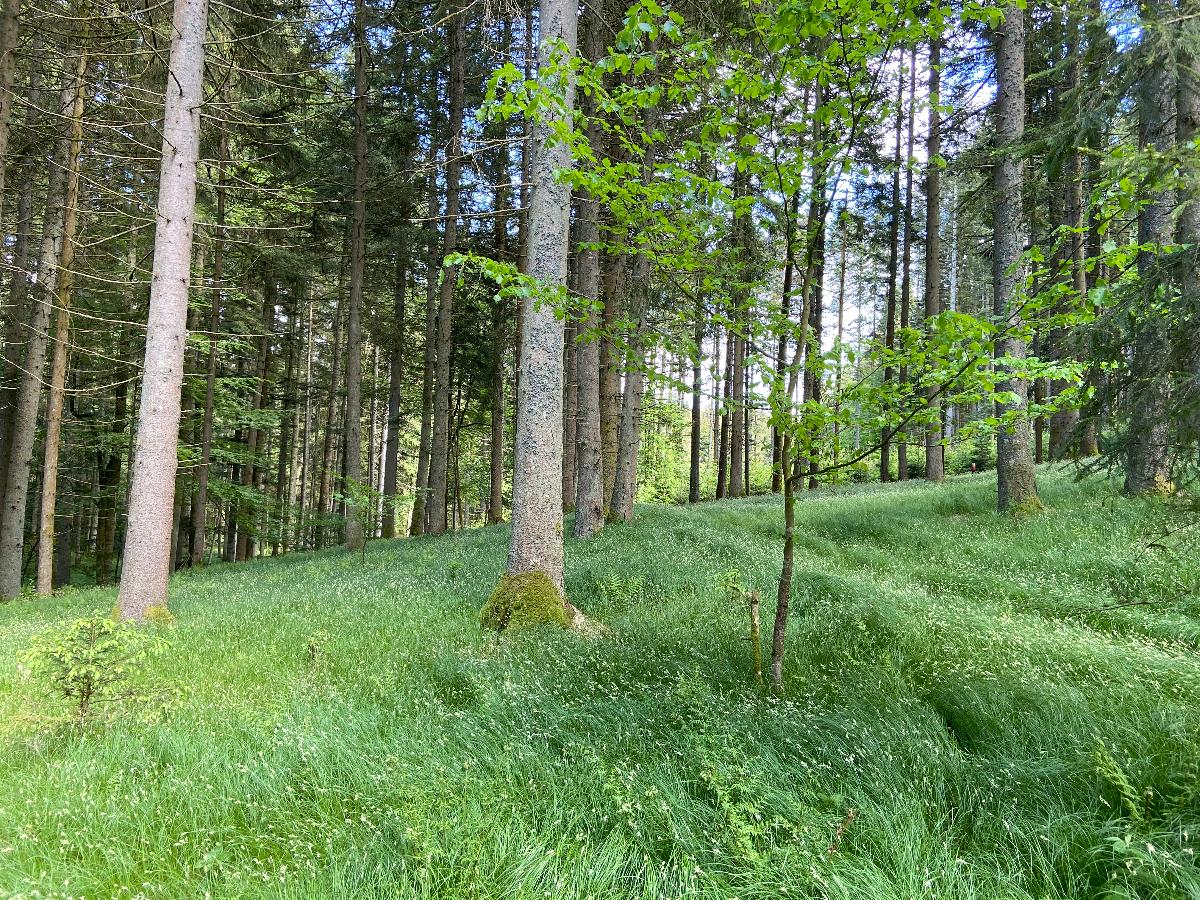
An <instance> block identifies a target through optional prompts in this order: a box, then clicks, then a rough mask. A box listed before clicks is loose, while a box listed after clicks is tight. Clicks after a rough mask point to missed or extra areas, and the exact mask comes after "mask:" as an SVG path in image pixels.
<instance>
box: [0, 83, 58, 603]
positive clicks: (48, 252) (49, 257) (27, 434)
mask: <svg viewBox="0 0 1200 900" xmlns="http://www.w3.org/2000/svg"><path fill="white" fill-rule="evenodd" d="M74 102H75V65H74V63H72V64H69V65H68V66H67V69H66V74H65V75H64V77H63V86H62V91H61V94H60V102H59V106H58V113H59V116H60V120H61V121H63V122H67V121H69V117H70V111H71V109H72V106H73V104H74ZM70 146H71V138H70V134H69V132H68V133H67V134H66V135H65V136H63V137H61V138H60V139H59V140H58V146H57V148H56V152H55V154H54V158H53V159H52V160H51V162H50V172H49V175H48V178H47V182H48V183H47V187H46V215H45V223H44V225H43V227H42V246H41V254H40V259H39V262H38V274H39V278H38V284H37V289H36V291H35V296H34V298H33V305H32V307H31V310H30V316H29V340H28V341H27V343H26V345H25V357H24V361H23V364H22V366H21V376H20V381H19V384H18V387H17V395H16V401H15V405H14V409H13V424H12V437H11V439H10V442H9V461H8V471H7V473H6V478H5V488H4V515H3V518H2V519H0V600H11V599H12V598H13V597H16V596H17V595H18V594H20V593H21V576H22V572H23V570H24V561H25V560H24V538H25V512H26V505H27V503H28V497H29V478H30V467H31V464H32V462H33V445H34V441H35V439H36V437H37V412H38V404H39V402H40V400H41V394H42V375H43V372H44V370H45V367H46V350H47V345H48V343H49V334H48V331H49V328H50V311H51V309H52V308H53V305H54V290H55V285H56V283H57V279H58V268H57V263H58V257H59V254H60V252H61V250H62V235H63V226H64V221H65V211H66V204H65V195H66V190H67V171H68V170H69V169H71V168H72V165H71V162H70Z"/></svg>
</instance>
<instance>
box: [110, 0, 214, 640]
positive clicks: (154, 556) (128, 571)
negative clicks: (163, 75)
mask: <svg viewBox="0 0 1200 900" xmlns="http://www.w3.org/2000/svg"><path fill="white" fill-rule="evenodd" d="M207 21H208V2H207V0H175V10H174V16H173V24H174V36H173V38H172V40H171V57H170V72H171V76H170V78H169V80H168V82H167V87H166V97H165V107H164V111H163V147H162V157H163V158H162V168H161V170H160V173H159V188H158V219H157V226H156V229H155V234H154V277H153V283H152V285H151V289H150V311H149V317H148V321H147V325H146V358H145V364H144V367H143V372H144V376H143V381H142V399H141V410H140V415H139V417H138V434H137V451H136V455H135V457H134V464H133V479H132V485H131V488H130V495H129V530H128V532H127V533H126V538H125V558H124V564H123V565H122V567H121V589H120V595H119V603H120V611H121V617H122V618H124V619H138V620H140V619H142V618H144V617H145V615H146V613H147V611H148V610H150V609H153V608H155V607H165V606H166V603H167V575H168V567H169V565H170V548H171V531H170V528H171V521H170V515H171V507H172V500H173V496H172V495H173V493H174V490H175V470H176V467H177V465H178V462H179V459H178V441H179V414H180V391H181V390H182V388H183V353H184V345H185V340H186V337H187V335H186V328H187V302H188V282H189V280H190V278H191V268H192V266H191V251H192V227H193V214H194V213H195V209H196V163H197V158H198V156H199V151H200V108H201V105H202V103H203V101H204V95H203V89H202V82H203V77H204V36H205V31H206V26H207Z"/></svg>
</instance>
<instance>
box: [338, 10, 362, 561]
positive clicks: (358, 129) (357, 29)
mask: <svg viewBox="0 0 1200 900" xmlns="http://www.w3.org/2000/svg"><path fill="white" fill-rule="evenodd" d="M365 18H366V3H365V0H354V221H353V226H352V231H351V238H350V295H349V309H348V310H347V315H346V443H345V449H344V451H343V452H344V453H345V459H346V480H345V493H346V495H347V496H348V497H351V498H354V497H356V496H357V494H358V491H359V486H360V483H361V481H362V321H361V317H362V300H363V279H364V278H365V277H366V255H367V202H366V187H367V37H366V29H367V24H366V21H365ZM362 512H363V511H362V510H360V509H359V508H358V504H357V503H356V502H355V501H354V500H353V499H351V500H348V501H347V504H346V548H347V549H348V550H361V549H362V548H363V547H364V546H365V544H366V541H367V536H366V534H365V533H364V530H363V524H362Z"/></svg>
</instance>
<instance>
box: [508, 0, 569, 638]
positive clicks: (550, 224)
mask: <svg viewBox="0 0 1200 900" xmlns="http://www.w3.org/2000/svg"><path fill="white" fill-rule="evenodd" d="M577 19H578V7H577V6H576V4H575V3H573V2H568V0H541V5H540V20H539V21H540V23H541V35H540V41H539V46H538V62H539V71H540V73H541V74H540V75H539V77H541V78H543V79H551V78H553V79H554V81H553V85H554V87H555V88H556V89H558V90H559V91H560V92H561V93H560V97H561V99H562V107H561V115H562V116H563V117H564V118H567V119H569V117H570V116H571V111H572V107H573V104H574V95H575V84H574V76H573V75H571V74H565V75H563V74H555V75H551V74H550V73H551V69H553V68H556V67H557V64H558V62H559V61H560V60H559V54H560V52H566V53H569V54H573V53H574V52H575V46H576V29H577ZM532 143H533V159H532V165H531V174H532V180H533V191H532V196H531V198H530V209H529V274H530V275H531V276H533V277H534V278H535V279H537V281H538V282H539V283H540V284H542V285H543V286H544V287H545V288H546V289H547V290H560V289H561V288H563V287H564V286H565V284H566V279H567V232H568V228H569V225H570V215H571V189H570V187H569V186H568V185H567V184H566V183H565V182H564V181H563V180H562V178H561V177H560V175H559V173H560V172H561V171H563V170H566V169H568V168H570V165H571V158H570V153H569V151H568V148H567V147H566V146H565V145H564V144H561V143H556V142H555V141H554V140H553V139H552V123H549V122H540V121H535V122H534V125H533V141H532ZM523 325H524V333H523V334H522V336H521V359H522V374H521V385H520V391H519V393H518V396H517V403H518V404H519V405H520V414H519V415H518V417H517V434H516V442H515V451H516V453H515V460H514V466H513V498H512V538H511V541H510V543H509V550H508V569H507V575H506V576H505V579H502V580H501V585H500V586H499V587H498V588H497V591H498V592H500V591H501V589H502V588H503V587H504V586H505V584H506V583H509V584H511V579H514V578H516V579H522V578H525V579H529V578H532V579H533V580H535V581H537V582H538V583H541V584H549V585H552V586H553V588H554V590H555V591H556V592H557V594H558V595H559V596H560V597H561V594H562V586H563V535H562V522H563V519H562V412H563V359H562V357H563V323H562V321H561V320H560V319H559V318H558V317H557V316H556V315H555V310H554V308H553V305H552V304H530V305H529V306H528V308H527V309H526V310H525V318H524V323H523ZM563 602H564V603H565V601H563ZM565 608H566V609H568V610H570V611H571V613H572V614H573V612H574V611H573V608H571V607H570V606H569V604H567V605H566V606H565ZM560 615H561V613H560Z"/></svg>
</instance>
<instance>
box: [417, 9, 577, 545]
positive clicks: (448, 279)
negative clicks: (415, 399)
mask: <svg viewBox="0 0 1200 900" xmlns="http://www.w3.org/2000/svg"><path fill="white" fill-rule="evenodd" d="M465 17H466V10H459V11H458V12H457V13H456V14H455V15H454V17H453V19H452V20H451V22H450V35H449V38H450V124H449V127H450V143H449V145H448V146H447V148H446V230H445V233H444V234H443V240H442V255H443V257H446V256H449V255H450V254H452V253H454V252H455V251H456V250H457V249H458V214H459V205H460V197H459V182H460V179H461V174H462V146H463V145H462V128H463V79H464V77H465V67H466V50H465V47H464V43H465V36H464V31H465V25H464V22H463V20H464V18H465ZM457 272H458V269H457V267H456V266H447V265H445V263H443V268H442V295H441V299H440V302H439V303H438V319H437V345H436V346H437V365H436V367H435V369H434V375H435V377H434V393H433V434H432V438H431V444H430V458H429V497H428V500H427V503H428V505H429V532H430V533H431V534H442V533H443V532H445V530H446V521H447V520H446V515H447V509H446V494H447V487H448V482H447V476H448V473H449V465H450V437H451V434H450V430H451V422H450V390H451V384H450V368H451V367H450V362H451V359H450V357H451V354H452V353H453V351H454V288H455V282H456V280H457ZM560 368H561V365H560ZM559 477H561V473H560V476H559Z"/></svg>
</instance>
